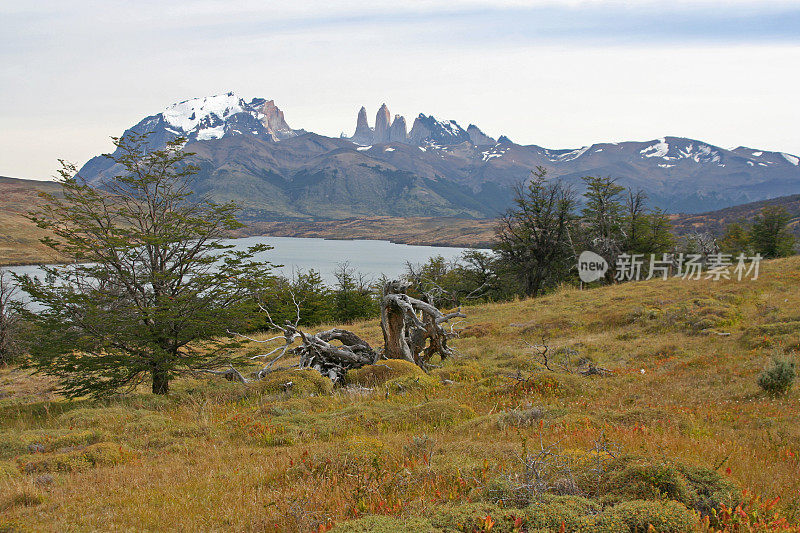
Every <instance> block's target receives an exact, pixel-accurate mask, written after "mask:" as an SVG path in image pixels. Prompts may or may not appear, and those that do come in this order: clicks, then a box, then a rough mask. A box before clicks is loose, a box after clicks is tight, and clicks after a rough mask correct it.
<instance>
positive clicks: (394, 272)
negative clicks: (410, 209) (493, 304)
mask: <svg viewBox="0 0 800 533" xmlns="http://www.w3.org/2000/svg"><path fill="white" fill-rule="evenodd" d="M226 242H227V243H228V244H233V245H235V246H236V247H237V248H241V249H245V248H247V247H249V246H253V245H254V244H260V243H263V244H268V245H270V246H272V247H273V249H272V250H269V251H267V252H264V253H263V254H260V255H259V256H258V258H259V259H263V260H268V261H270V262H271V263H273V264H275V265H283V266H282V267H281V268H278V269H276V270H277V271H278V272H280V273H282V274H284V275H286V276H289V277H291V275H292V273H293V272H294V271H296V270H298V269H300V270H303V271H307V270H309V269H312V268H313V269H314V270H316V271H317V272H319V273H320V275H321V276H322V278H323V279H324V280H325V281H326V282H327V283H333V282H334V281H335V278H334V276H333V273H334V272H335V270H336V268H337V266H338V265H340V264H342V263H345V262H347V263H349V265H350V266H351V267H352V268H353V269H355V270H356V271H357V272H361V273H362V274H364V275H365V276H367V277H368V278H372V279H377V278H379V277H380V276H381V274H386V276H388V277H390V278H391V277H397V276H399V275H400V274H402V273H404V272H405V270H406V268H405V267H406V262H411V263H413V264H420V263H424V262H426V261H427V260H428V259H429V258H431V257H435V256H438V255H441V256H443V257H444V258H445V259H448V260H450V259H457V258H458V257H460V256H461V254H462V253H463V252H464V251H465V250H467V248H449V247H437V246H411V245H407V244H395V243H391V242H388V241H368V240H352V241H339V240H328V239H305V238H302V239H301V238H295V237H245V238H242V239H230V240H228V241H226ZM6 268H7V270H9V271H11V272H16V273H18V274H23V273H28V274H34V275H35V274H37V273H39V272H40V270H39V268H38V267H36V266H17V267H6Z"/></svg>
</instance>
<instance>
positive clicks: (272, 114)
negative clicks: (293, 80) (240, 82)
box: [145, 92, 302, 141]
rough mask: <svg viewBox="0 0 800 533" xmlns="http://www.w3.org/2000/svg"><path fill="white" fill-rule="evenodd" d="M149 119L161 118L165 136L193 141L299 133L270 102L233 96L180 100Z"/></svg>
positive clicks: (277, 136) (277, 138)
mask: <svg viewBox="0 0 800 533" xmlns="http://www.w3.org/2000/svg"><path fill="white" fill-rule="evenodd" d="M151 118H155V119H156V121H155V122H157V119H158V118H161V119H162V120H163V127H164V128H165V129H166V131H167V132H169V133H171V134H173V135H176V136H179V137H186V138H188V139H189V140H197V141H204V140H209V139H219V138H221V137H224V136H225V135H237V134H245V133H247V134H252V135H257V136H264V137H268V138H270V139H272V140H279V139H284V138H287V137H293V136H295V135H297V134H298V133H299V132H298V131H295V130H293V129H292V128H291V127H289V125H288V124H287V123H286V120H285V118H284V115H283V111H281V110H280V109H279V108H278V107H277V106H276V105H275V102H274V100H267V99H265V98H253V99H252V100H250V101H249V102H248V101H247V100H245V99H244V98H241V97H239V96H237V95H236V94H235V93H234V92H228V93H225V94H217V95H213V96H204V97H200V98H192V99H190V100H184V101H182V102H178V103H176V104H172V105H170V106H168V107H167V108H166V109H164V111H162V112H161V113H160V115H156V116H155V117H151ZM145 120H147V119H145ZM151 122H153V121H152V120H151ZM152 126H154V127H155V126H157V124H155V123H154V124H152ZM300 131H302V130H300Z"/></svg>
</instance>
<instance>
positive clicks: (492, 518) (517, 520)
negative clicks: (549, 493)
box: [430, 503, 525, 533]
mask: <svg viewBox="0 0 800 533" xmlns="http://www.w3.org/2000/svg"><path fill="white" fill-rule="evenodd" d="M430 522H431V524H432V525H433V527H434V528H438V529H439V530H441V531H464V532H469V533H472V532H473V531H492V532H493V533H511V532H512V531H515V530H517V531H519V528H520V527H521V526H522V525H524V523H525V519H524V513H523V512H522V511H519V510H516V509H503V508H502V507H500V506H498V505H494V504H491V503H468V504H461V505H447V506H442V507H439V508H436V509H435V510H434V511H433V513H432V516H431V518H430Z"/></svg>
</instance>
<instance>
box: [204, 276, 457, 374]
mask: <svg viewBox="0 0 800 533" xmlns="http://www.w3.org/2000/svg"><path fill="white" fill-rule="evenodd" d="M407 290H408V284H407V283H405V282H400V281H393V282H390V283H387V284H386V286H385V287H384V291H383V299H382V301H381V329H382V330H383V339H384V348H383V350H375V349H373V348H372V347H371V346H370V345H369V343H367V342H366V341H365V340H363V339H361V338H360V337H359V336H358V335H356V334H355V333H352V332H350V331H347V330H345V329H339V328H334V329H330V330H327V331H321V332H319V333H316V334H313V335H312V334H309V333H306V332H304V331H303V330H301V329H300V327H299V326H298V324H299V322H300V305H299V303H297V302H296V301H295V307H296V309H297V316H296V320H295V321H294V323H286V324H284V325H283V326H279V325H278V324H276V323H275V322H273V320H272V317H271V316H270V314H269V310H267V309H266V308H265V307H263V306H261V309H262V310H263V311H264V312H265V313H266V315H267V318H268V320H269V324H270V326H271V327H272V328H274V329H275V330H278V331H279V332H280V334H279V335H276V336H274V337H272V338H269V339H266V340H256V339H252V338H250V337H246V336H244V335H239V336H240V337H245V338H247V339H249V340H251V341H253V342H259V343H273V342H275V341H283V344H281V345H280V346H278V347H276V348H274V349H272V350H271V351H269V352H267V353H265V354H261V355H256V356H253V357H252V359H264V360H267V361H268V362H267V364H266V365H265V366H264V367H263V368H262V369H261V370H260V371H258V372H257V373H256V377H257V378H258V379H261V378H263V377H264V376H266V375H267V374H269V373H270V372H272V371H273V370H274V369H273V366H274V365H275V363H277V362H278V361H279V360H281V359H282V358H283V357H285V356H286V355H287V354H292V355H298V356H300V361H299V363H298V364H297V365H293V367H296V368H314V369H316V370H317V371H318V372H320V373H321V374H322V375H324V376H328V377H329V378H330V379H331V380H332V381H334V382H337V381H340V380H341V379H342V378H343V377H344V375H345V374H346V373H347V371H348V370H352V369H356V368H361V367H362V366H366V365H372V364H375V363H377V362H378V360H380V359H382V358H383V359H405V360H406V361H410V362H412V363H414V364H416V365H418V366H420V367H421V368H423V369H426V368H427V367H428V366H429V363H428V362H429V361H430V359H431V358H432V357H433V356H434V355H436V354H439V356H440V357H441V358H442V359H445V358H447V357H449V356H451V355H452V354H453V349H452V348H450V347H449V346H448V345H447V341H448V339H450V338H452V337H454V336H456V332H455V331H454V328H453V325H451V326H450V330H449V331H447V330H445V327H444V326H445V325H447V324H448V322H449V321H450V320H451V319H453V318H458V317H461V318H465V317H466V315H464V314H463V313H461V311H460V310H459V311H457V312H454V313H449V314H443V313H442V312H441V311H439V310H438V309H437V308H436V306H434V305H433V299H432V298H431V297H430V296H429V295H424V296H423V299H416V298H412V297H410V296H409V295H408V294H406V291H407ZM298 340H299V341H300V345H299V346H295V347H293V346H294V345H295V344H296V341H298ZM218 374H219V375H222V376H224V377H226V378H228V379H239V376H241V374H239V376H236V375H233V374H232V373H231V370H226V371H224V372H219V373H218ZM237 374H238V372H237Z"/></svg>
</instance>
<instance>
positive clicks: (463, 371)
mask: <svg viewBox="0 0 800 533" xmlns="http://www.w3.org/2000/svg"><path fill="white" fill-rule="evenodd" d="M431 374H432V375H434V376H436V377H438V378H439V379H440V380H445V379H449V380H450V381H455V382H457V383H458V382H462V383H464V382H468V383H473V382H476V381H480V380H481V379H483V378H484V377H486V369H484V368H483V367H482V366H481V365H479V364H478V363H475V362H473V361H458V362H456V363H455V364H447V365H445V366H444V367H442V368H437V369H436V370H434V371H433V372H431Z"/></svg>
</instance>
